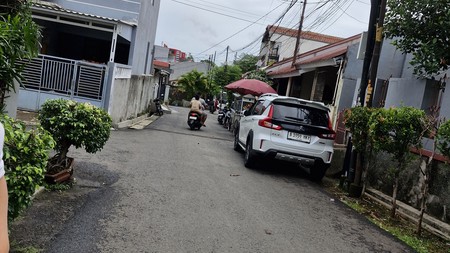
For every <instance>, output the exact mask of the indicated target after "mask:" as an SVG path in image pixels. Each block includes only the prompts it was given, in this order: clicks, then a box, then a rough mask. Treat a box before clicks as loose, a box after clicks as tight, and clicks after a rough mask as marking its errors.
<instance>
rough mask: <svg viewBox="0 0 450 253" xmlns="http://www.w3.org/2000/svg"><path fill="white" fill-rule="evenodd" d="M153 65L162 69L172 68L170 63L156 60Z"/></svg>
mask: <svg viewBox="0 0 450 253" xmlns="http://www.w3.org/2000/svg"><path fill="white" fill-rule="evenodd" d="M153 65H154V66H155V67H160V68H170V63H168V62H165V61H158V60H154V61H153Z"/></svg>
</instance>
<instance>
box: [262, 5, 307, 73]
mask: <svg viewBox="0 0 450 253" xmlns="http://www.w3.org/2000/svg"><path fill="white" fill-rule="evenodd" d="M305 9H306V0H304V1H303V9H302V15H301V16H300V24H299V25H298V31H297V41H296V42H295V49H294V57H293V59H292V66H293V67H295V61H296V60H297V53H298V50H299V48H300V36H301V35H302V29H303V20H304V18H305ZM269 50H270V48H269Z"/></svg>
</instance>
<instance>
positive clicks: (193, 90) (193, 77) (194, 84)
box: [177, 69, 209, 99]
mask: <svg viewBox="0 0 450 253" xmlns="http://www.w3.org/2000/svg"><path fill="white" fill-rule="evenodd" d="M177 83H178V85H179V89H180V90H181V91H182V92H184V93H186V95H187V97H188V99H191V98H192V97H193V96H194V95H195V94H197V93H199V94H203V95H205V94H207V93H208V92H209V89H208V79H207V77H206V76H205V75H204V74H203V73H201V72H198V71H197V70H195V69H194V70H192V71H191V72H188V73H186V74H184V75H182V76H181V77H180V79H179V80H178V82H177Z"/></svg>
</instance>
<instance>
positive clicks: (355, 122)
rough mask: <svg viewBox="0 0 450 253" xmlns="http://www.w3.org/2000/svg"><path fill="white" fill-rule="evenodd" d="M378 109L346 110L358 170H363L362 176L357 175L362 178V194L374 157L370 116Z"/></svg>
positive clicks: (345, 114)
mask: <svg viewBox="0 0 450 253" xmlns="http://www.w3.org/2000/svg"><path fill="white" fill-rule="evenodd" d="M376 110H377V109H375V108H371V107H362V106H356V107H353V108H351V109H347V110H345V112H344V122H345V127H347V128H349V129H350V132H351V133H352V143H353V147H354V149H355V150H356V151H357V155H358V159H357V161H358V162H357V164H356V166H358V168H357V170H356V171H362V177H360V176H359V175H358V176H356V178H357V179H359V178H361V179H362V184H363V185H362V192H361V196H364V191H365V189H366V180H365V179H366V176H367V173H368V170H369V164H370V163H371V162H372V159H373V142H372V141H371V138H369V131H367V129H369V126H370V125H369V123H370V117H371V116H372V114H374V113H375V112H376ZM355 183H356V185H360V183H361V182H360V181H356V182H355Z"/></svg>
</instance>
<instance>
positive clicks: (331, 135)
mask: <svg viewBox="0 0 450 253" xmlns="http://www.w3.org/2000/svg"><path fill="white" fill-rule="evenodd" d="M328 129H329V130H330V132H329V133H326V134H319V137H320V138H322V139H329V140H334V139H335V138H336V132H335V131H334V130H333V125H332V124H331V119H330V118H328Z"/></svg>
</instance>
